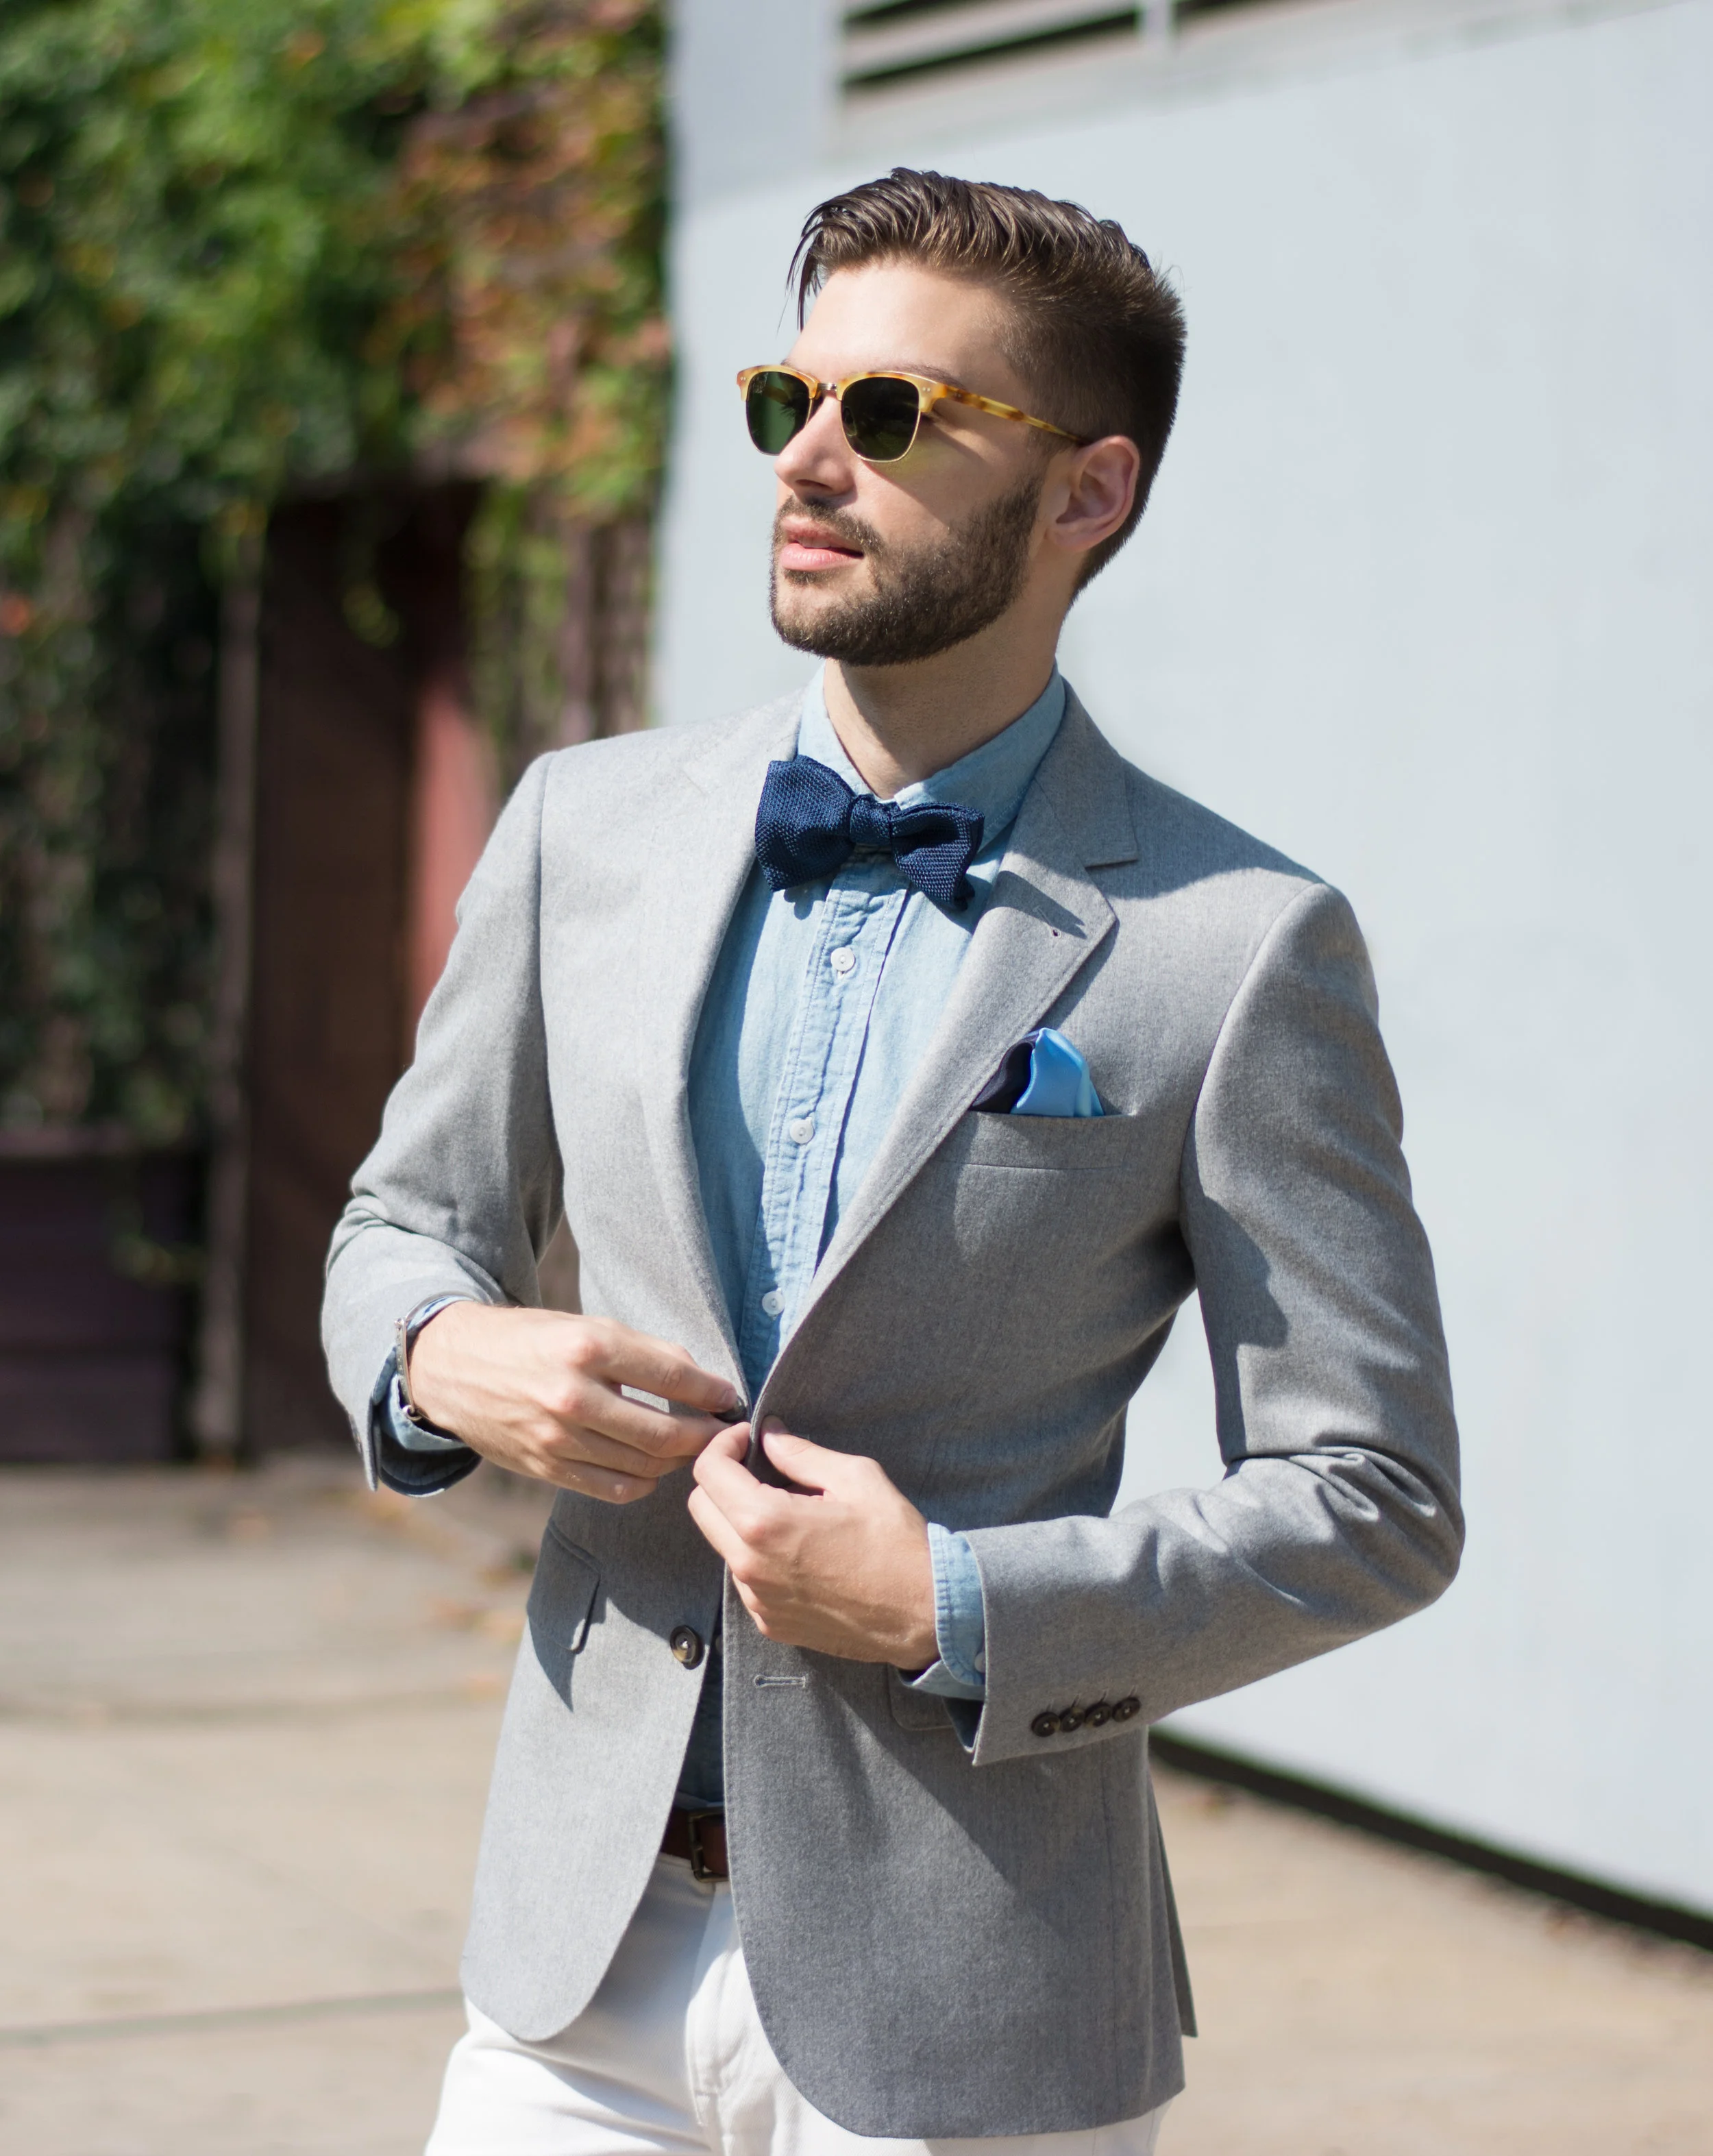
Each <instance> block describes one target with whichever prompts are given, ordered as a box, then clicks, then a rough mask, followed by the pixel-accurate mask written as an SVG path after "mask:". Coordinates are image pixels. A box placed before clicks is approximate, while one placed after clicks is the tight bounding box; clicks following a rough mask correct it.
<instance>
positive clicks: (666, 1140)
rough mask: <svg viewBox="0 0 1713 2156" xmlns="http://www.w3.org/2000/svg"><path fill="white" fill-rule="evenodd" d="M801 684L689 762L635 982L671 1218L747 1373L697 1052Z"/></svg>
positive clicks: (654, 886) (713, 1321) (706, 1302)
mask: <svg viewBox="0 0 1713 2156" xmlns="http://www.w3.org/2000/svg"><path fill="white" fill-rule="evenodd" d="M802 708H803V697H802V696H801V694H800V693H799V694H798V695H795V696H789V697H786V698H783V699H782V700H781V701H779V702H777V703H775V704H770V705H767V706H765V707H764V708H763V709H762V711H758V712H757V713H756V715H755V716H756V723H755V724H754V725H753V726H744V727H743V728H742V729H741V732H739V734H738V735H737V736H736V738H733V737H730V736H728V737H727V738H726V740H724V741H722V742H717V743H715V745H714V746H712V747H710V749H709V750H708V751H707V752H706V753H705V755H704V756H702V757H699V758H696V759H694V760H692V761H691V762H687V763H685V765H683V766H682V767H680V771H679V773H678V774H677V784H678V792H677V795H676V798H674V800H673V801H671V802H670V803H669V804H668V805H667V806H666V807H665V808H664V809H663V813H662V814H661V816H660V819H659V824H658V826H657V829H656V832H655V839H654V844H655V846H656V848H657V849H658V852H657V856H656V860H655V862H654V867H653V870H652V871H651V875H650V887H651V897H650V901H649V925H648V929H647V931H646V933H645V935H644V952H643V958H644V962H643V968H642V972H641V976H640V978H639V982H638V983H637V986H638V991H639V995H641V996H644V997H645V998H646V999H647V1003H648V1006H649V1019H648V1024H647V1026H646V1028H645V1029H644V1036H643V1037H644V1039H645V1040H646V1042H647V1044H648V1046H647V1050H646V1052H645V1053H644V1054H643V1055H640V1056H639V1059H638V1069H637V1083H638V1086H639V1090H640V1091H641V1095H642V1106H643V1122H644V1128H645V1129H646V1130H647V1132H648V1137H649V1155H650V1158H651V1160H652V1163H653V1166H654V1181H655V1186H656V1188H657V1190H658V1192H659V1204H660V1208H661V1211H662V1213H663V1214H664V1224H665V1225H666V1227H667V1228H668V1229H669V1231H670V1233H671V1234H672V1235H673V1236H674V1240H676V1242H677V1243H678V1245H680V1252H681V1255H682V1256H683V1259H684V1261H685V1266H686V1269H687V1270H686V1279H687V1281H688V1284H689V1286H690V1291H691V1293H692V1294H693V1295H695V1296H696V1297H697V1298H698V1299H699V1300H700V1302H701V1303H702V1305H703V1306H704V1312H703V1314H704V1316H705V1319H706V1321H707V1330H706V1335H705V1337H708V1338H709V1339H710V1340H719V1341H720V1342H722V1343H723V1345H724V1347H725V1348H726V1357H727V1363H728V1368H727V1369H726V1373H725V1374H726V1376H727V1377H729V1378H731V1379H732V1381H733V1382H734V1383H736V1384H737V1385H739V1386H740V1387H741V1386H742V1385H743V1383H744V1380H743V1373H742V1369H741V1365H740V1363H739V1359H738V1353H737V1344H736V1341H735V1339H734V1338H733V1337H732V1331H731V1313H730V1312H728V1311H727V1309H726V1296H725V1294H724V1291H722V1289H721V1286H720V1276H719V1274H718V1271H717V1270H716V1269H715V1263H714V1252H713V1246H712V1244H711V1242H710V1239H709V1235H708V1224H707V1220H706V1218H705V1215H704V1214H703V1211H702V1196H701V1186H700V1178H699V1176H698V1173H697V1168H696V1155H695V1142H694V1139H693V1138H692V1136H691V1132H690V1052H691V1050H692V1049H693V1048H694V1046H695V1037H696V1024H697V1021H698V1020H699V1019H700V1016H701V1011H702V1003H703V999H704V998H705V996H706V994H707V991H708V983H709V981H710V978H711V977H712V974H713V971H714V967H715V962H716V960H717V959H718V957H719V956H720V947H721V944H722V943H723V942H725V940H726V930H727V928H728V927H730V926H731V916H732V915H733V913H734V912H735V911H736V906H737V901H738V899H739V897H740V896H741V893H742V891H743V887H744V885H745V882H746V880H747V879H748V875H749V872H750V870H751V866H752V865H754V861H755V821H756V802H757V801H758V800H759V798H761V790H762V780H763V778H765V777H766V775H767V765H768V763H769V762H770V761H771V760H772V758H773V757H778V756H789V755H790V754H791V752H792V748H793V747H794V746H795V744H796V741H797V731H798V716H799V714H800V712H801V711H802Z"/></svg>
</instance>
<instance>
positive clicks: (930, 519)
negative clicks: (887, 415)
mask: <svg viewBox="0 0 1713 2156" xmlns="http://www.w3.org/2000/svg"><path fill="white" fill-rule="evenodd" d="M1003 305H1004V302H1003V300H1002V299H1001V298H1000V297H999V296H998V295H997V294H995V293H994V292H992V290H988V289H987V287H985V286H983V285H978V284H976V283H974V282H973V281H972V280H968V279H965V278H960V277H950V276H946V275H941V274H940V273H938V272H936V271H933V270H929V269H920V268H917V267H916V266H915V265H914V264H905V263H885V264H874V265H870V266H868V267H865V268H863V269H841V270H839V271H838V272H836V273H835V274H834V275H833V276H832V277H830V278H829V279H828V281H827V284H826V285H825V286H824V288H823V290H822V292H821V294H820V295H819V297H818V299H817V300H816V301H815V305H814V309H813V312H812V314H811V315H810V316H809V319H808V323H807V324H806V326H804V329H803V333H802V335H801V336H799V337H798V341H797V342H796V343H795V344H794V345H793V346H792V350H791V354H790V363H791V365H792V366H793V367H799V368H801V369H802V371H803V372H804V373H806V374H812V375H813V376H814V377H815V378H816V379H817V380H818V381H821V382H839V381H843V380H844V378H845V377H847V376H849V375H852V374H860V373H863V372H869V371H884V370H886V369H898V370H900V371H903V372H908V373H910V374H920V375H926V376H928V377H931V378H932V379H933V380H935V381H936V382H951V383H954V384H955V385H956V386H957V387H958V388H963V389H972V390H974V391H976V392H977V393H978V394H980V395H982V396H985V397H992V398H998V399H999V400H1000V401H1002V402H1003V403H1008V404H1014V405H1016V406H1018V408H1021V409H1022V410H1024V411H1032V410H1033V409H1034V408H1035V398H1034V395H1033V392H1032V391H1031V389H1030V388H1029V386H1028V384H1027V383H1025V382H1023V381H1022V380H1021V379H1020V378H1019V377H1018V375H1017V374H1016V373H1015V372H1013V369H1012V368H1011V367H1009V366H1008V364H1007V362H1006V361H1005V360H1004V359H1003V357H1001V355H1000V351H999V340H1000V334H1001V331H1002V329H1003V313H1002V309H1003ZM1054 439H1055V438H1054V437H1051V436H1046V435H1043V434H1039V432H1038V431H1037V430H1036V429H1033V428H1030V427H1025V426H1023V425H1021V424H1020V423H1018V421H1016V420H1014V419H1003V418H996V417H994V416H993V415H992V414H990V413H983V412H977V411H973V410H972V409H971V408H969V407H968V406H967V405H961V404H957V403H954V402H952V401H951V400H950V399H947V400H944V401H942V402H941V403H940V404H938V405H937V406H936V408H935V410H934V411H933V413H931V415H930V416H928V417H926V418H924V419H923V421H922V423H921V426H920V428H919V429H918V431H917V434H916V439H915V442H914V443H913V444H911V446H910V450H909V451H908V453H907V454H905V456H903V457H901V458H900V459H898V460H897V461H896V462H895V463H891V464H882V465H870V464H865V463H864V461H863V459H861V458H860V457H859V456H858V455H857V454H856V453H855V451H854V449H852V448H851V447H850V445H849V443H848V442H847V441H846V439H845V438H844V428H843V426H842V424H841V423H840V419H839V406H838V404H837V403H836V402H835V400H834V399H833V398H830V397H828V398H825V399H824V400H823V403H821V405H820V406H819V408H818V409H817V411H816V412H815V413H814V415H813V418H811V419H810V421H809V423H808V426H806V427H805V428H804V429H803V432H802V433H801V434H798V436H797V437H796V439H794V440H793V441H792V442H789V443H787V445H786V447H785V449H783V450H782V452H781V454H780V455H779V456H778V457H777V459H775V462H774V467H773V468H774V470H775V472H776V473H777V475H778V480H779V503H778V510H777V516H776V517H775V521H774V530H773V590H772V604H773V624H774V627H775V628H776V629H777V630H778V632H779V634H780V635H781V636H782V638H783V639H785V641H786V642H787V644H793V645H795V646H797V647H798V649H800V650H805V651H813V652H816V653H818V654H820V655H821V656H823V657H824V658H828V659H835V660H842V661H843V662H844V664H846V665H854V666H884V665H905V664H908V663H909V662H910V661H911V660H921V659H929V658H932V657H934V656H935V655H936V654H937V653H939V652H941V651H945V650H948V649H951V647H952V646H953V645H954V644H961V643H963V642H964V641H966V640H967V639H968V638H969V637H971V636H973V635H975V634H977V632H978V631H980V630H981V629H985V628H987V626H988V624H990V623H991V622H993V621H995V620H997V619H998V617H999V616H1000V614H1002V613H1004V612H1005V610H1006V609H1007V608H1008V607H1009V606H1010V605H1011V604H1012V603H1013V601H1014V600H1015V598H1017V596H1018V593H1019V592H1020V591H1021V590H1022V588H1023V585H1024V583H1026V582H1027V580H1028V576H1029V573H1030V571H1031V569H1032V567H1033V565H1034V563H1035V561H1036V558H1037V556H1038V554H1039V532H1038V530H1037V526H1038V521H1039V517H1038V512H1039V504H1040V497H1041V488H1042V480H1043V477H1044V473H1045V470H1046V468H1047V465H1048V462H1049V454H1050V450H1051V447H1052V445H1053V444H1054Z"/></svg>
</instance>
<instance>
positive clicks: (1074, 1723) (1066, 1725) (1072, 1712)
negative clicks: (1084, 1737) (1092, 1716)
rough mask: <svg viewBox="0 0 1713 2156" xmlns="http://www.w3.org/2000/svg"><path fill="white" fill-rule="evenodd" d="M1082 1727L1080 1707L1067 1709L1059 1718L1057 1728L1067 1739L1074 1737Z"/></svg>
mask: <svg viewBox="0 0 1713 2156" xmlns="http://www.w3.org/2000/svg"><path fill="white" fill-rule="evenodd" d="M1082 1726H1083V1712H1082V1709H1081V1708H1080V1707H1066V1708H1065V1710H1064V1713H1063V1714H1061V1715H1060V1716H1059V1727H1060V1729H1062V1730H1063V1731H1064V1734H1065V1735H1066V1736H1067V1737H1070V1736H1074V1734H1075V1732H1077V1731H1078V1730H1079V1729H1080V1728H1081V1727H1082Z"/></svg>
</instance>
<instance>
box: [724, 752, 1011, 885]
mask: <svg viewBox="0 0 1713 2156" xmlns="http://www.w3.org/2000/svg"><path fill="white" fill-rule="evenodd" d="M981 844H982V818H981V816H980V815H979V814H977V811H976V810H975V809H973V808H959V807H958V805H957V803H956V802H952V801H922V802H919V803H917V804H916V805H915V808H899V807H898V806H897V804H896V803H894V802H891V801H877V800H876V799H875V798H874V795H873V794H872V793H852V791H851V789H850V788H849V787H848V786H847V785H846V784H845V783H844V780H843V779H842V778H840V777H839V773H837V772H836V771H829V770H828V768H827V767H826V765H825V764H824V763H817V762H815V759H814V758H813V757H812V756H794V757H791V758H790V760H789V761H788V762H778V763H770V764H769V765H768V766H767V784H766V785H765V786H764V787H763V788H762V805H761V807H760V808H757V809H756V860H758V861H759V862H760V863H761V864H762V875H765V876H766V877H767V881H768V883H769V884H770V885H772V888H773V889H774V890H775V891H788V890H789V889H790V888H791V886H792V885H793V884H798V883H818V882H820V881H821V880H823V878H825V877H828V876H835V875H838V873H839V870H840V869H842V868H843V867H844V865H845V863H846V862H847V861H848V860H849V859H850V857H851V855H853V854H854V853H855V852H856V850H857V849H858V848H859V847H866V848H868V849H869V850H871V851H873V852H875V853H881V854H890V855H891V856H892V858H893V860H894V861H895V862H896V863H897V865H898V871H899V874H900V875H902V876H903V877H904V879H905V881H906V882H907V883H913V884H914V885H915V887H916V889H917V890H918V891H921V892H922V893H923V894H924V896H926V897H929V898H931V899H932V900H933V901H934V902H935V904H936V906H951V907H953V908H955V910H956V911H958V912H960V913H961V912H962V911H963V909H964V907H965V906H967V905H968V904H969V902H970V885H969V879H968V877H967V875H965V874H964V870H966V869H967V868H968V866H969V865H970V863H971V862H972V860H974V859H975V857H976V855H977V853H978V852H979V851H980V850H981Z"/></svg>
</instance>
